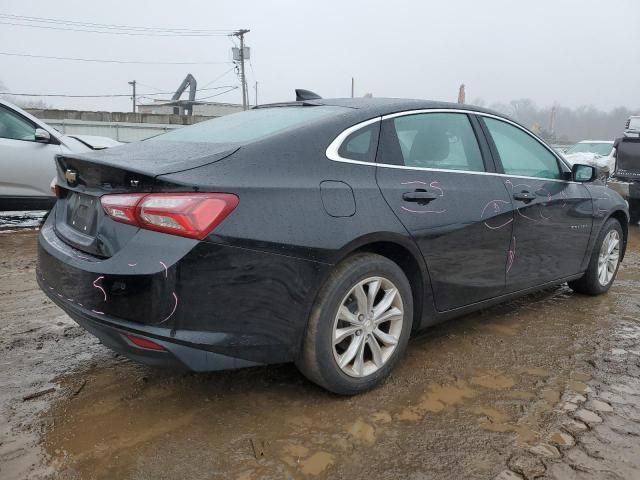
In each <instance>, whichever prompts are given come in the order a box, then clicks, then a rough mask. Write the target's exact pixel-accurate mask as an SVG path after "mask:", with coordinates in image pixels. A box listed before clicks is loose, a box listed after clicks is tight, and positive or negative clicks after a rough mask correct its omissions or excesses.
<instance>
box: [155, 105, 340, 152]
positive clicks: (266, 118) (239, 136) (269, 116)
mask: <svg viewBox="0 0 640 480" xmlns="http://www.w3.org/2000/svg"><path fill="white" fill-rule="evenodd" d="M345 110H347V109H346V108H345V107H336V106H326V105H322V106H313V107H311V106H304V107H301V106H296V107H293V106H292V107H272V108H258V109H255V110H247V111H246V112H239V113H233V114H231V115H225V116H223V117H218V118H214V119H213V120H207V121H206V122H202V123H197V124H195V125H191V126H189V127H184V128H179V129H177V130H172V131H171V132H168V133H165V134H163V135H158V136H157V137H154V138H153V140H171V141H174V142H205V143H244V142H249V141H252V140H256V139H258V138H262V137H267V136H269V135H273V134H275V133H279V132H282V131H284V130H288V129H292V128H296V127H299V126H301V125H303V124H305V123H310V122H313V121H316V120H319V119H321V118H324V117H329V116H331V115H336V114H339V113H341V112H344V111H345Z"/></svg>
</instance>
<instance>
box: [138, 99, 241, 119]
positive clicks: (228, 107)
mask: <svg viewBox="0 0 640 480" xmlns="http://www.w3.org/2000/svg"><path fill="white" fill-rule="evenodd" d="M174 108H175V107H174V105H172V104H171V100H159V99H157V100H156V99H154V101H153V102H151V103H143V104H138V112H140V113H153V114H159V115H171V114H173V109H174ZM241 111H242V105H238V104H236V103H216V102H201V103H200V102H197V103H195V104H194V105H193V114H194V115H198V116H203V117H221V116H223V115H228V114H230V113H236V112H241Z"/></svg>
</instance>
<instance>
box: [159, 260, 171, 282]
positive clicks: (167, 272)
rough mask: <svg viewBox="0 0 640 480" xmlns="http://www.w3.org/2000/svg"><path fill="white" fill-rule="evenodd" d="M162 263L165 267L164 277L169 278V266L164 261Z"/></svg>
mask: <svg viewBox="0 0 640 480" xmlns="http://www.w3.org/2000/svg"><path fill="white" fill-rule="evenodd" d="M160 265H162V267H163V268H164V278H167V277H168V276H169V271H168V270H167V266H166V265H165V263H164V262H160Z"/></svg>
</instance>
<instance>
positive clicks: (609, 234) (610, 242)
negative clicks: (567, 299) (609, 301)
mask: <svg viewBox="0 0 640 480" xmlns="http://www.w3.org/2000/svg"><path fill="white" fill-rule="evenodd" d="M623 242H624V237H623V234H622V227H621V226H620V222H619V221H618V220H616V219H615V218H610V219H609V220H607V222H606V223H605V224H604V227H603V228H602V230H601V231H600V234H599V235H598V239H597V240H596V244H595V246H594V248H593V253H592V254H591V260H590V261H589V266H588V268H587V271H586V272H585V273H584V276H582V278H579V279H578V280H574V281H572V282H569V287H571V289H572V290H574V291H576V292H578V293H584V294H587V295H600V294H602V293H606V292H608V291H609V289H610V288H611V285H612V284H613V281H614V280H615V278H616V274H617V273H618V267H619V266H620V257H621V255H622V251H623Z"/></svg>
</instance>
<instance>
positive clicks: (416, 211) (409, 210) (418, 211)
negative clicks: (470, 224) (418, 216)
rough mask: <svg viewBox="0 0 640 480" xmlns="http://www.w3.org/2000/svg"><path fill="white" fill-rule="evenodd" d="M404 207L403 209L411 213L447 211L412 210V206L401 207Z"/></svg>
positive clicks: (439, 211) (442, 211)
mask: <svg viewBox="0 0 640 480" xmlns="http://www.w3.org/2000/svg"><path fill="white" fill-rule="evenodd" d="M400 208H402V210H404V211H405V212H410V213H445V212H446V210H411V209H410V208H407V207H400Z"/></svg>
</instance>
